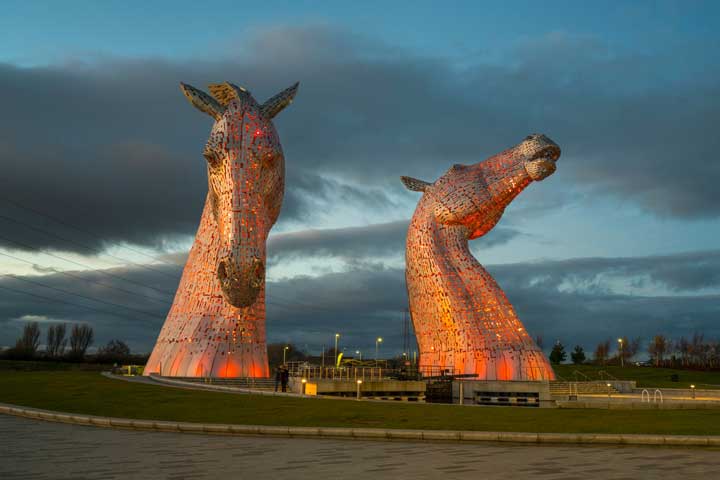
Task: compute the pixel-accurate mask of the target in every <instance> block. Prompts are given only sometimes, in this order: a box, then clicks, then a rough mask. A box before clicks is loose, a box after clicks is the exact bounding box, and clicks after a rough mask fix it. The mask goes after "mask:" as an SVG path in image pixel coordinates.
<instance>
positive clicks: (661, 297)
mask: <svg viewBox="0 0 720 480" xmlns="http://www.w3.org/2000/svg"><path fill="white" fill-rule="evenodd" d="M128 3H129V5H128ZM300 3H302V4H303V5H302V6H301V5H300ZM386 3H387V2H374V1H366V2H355V3H352V4H351V3H350V2H347V3H344V2H272V1H265V2H260V3H258V5H257V8H255V7H253V8H250V6H249V5H248V4H246V5H244V6H242V7H241V6H240V4H238V2H231V1H222V0H216V1H214V2H212V8H204V7H203V6H202V4H201V3H198V2H184V1H173V2H152V3H151V4H147V2H137V3H134V2H90V1H88V2H81V1H76V2H67V3H64V4H63V6H62V7H59V6H58V5H57V3H55V2H51V1H47V2H42V1H36V2H25V1H22V2H21V1H17V2H16V1H13V0H9V1H6V2H4V3H3V13H2V15H1V16H0V98H1V99H2V102H1V103H0V164H1V165H2V167H3V170H2V171H3V175H2V176H0V274H2V276H0V346H1V345H5V346H7V345H11V344H13V343H14V340H15V338H16V337H17V336H18V334H19V332H20V331H21V329H22V326H23V324H24V323H25V322H27V321H39V322H41V324H42V325H43V326H45V325H48V324H51V323H55V322H88V323H90V324H92V325H93V326H94V328H95V331H96V339H97V341H96V343H97V344H104V343H105V342H107V341H108V340H110V339H112V338H120V339H123V340H126V341H127V342H128V343H129V344H130V346H131V347H132V349H133V350H135V351H138V352H145V351H149V350H150V348H151V347H152V345H153V343H154V341H155V337H156V336H157V333H158V332H159V329H160V327H161V325H162V323H163V320H164V316H165V314H166V313H167V309H168V307H169V303H170V301H171V300H172V294H173V293H174V291H175V288H176V287H177V283H178V280H179V275H180V271H181V268H182V264H183V262H184V259H185V257H186V254H187V251H188V249H189V247H190V245H191V244H192V240H193V236H194V233H195V229H196V228H197V224H198V220H199V217H200V213H201V209H202V206H203V202H204V197H205V194H206V188H207V183H206V178H205V177H206V172H205V163H204V162H205V160H204V159H203V157H202V155H201V151H202V147H203V146H204V143H205V140H206V138H207V135H208V133H209V130H210V127H211V121H210V119H209V117H208V116H206V115H203V114H201V113H199V112H198V111H196V110H195V109H193V108H192V107H191V106H190V105H189V104H188V103H187V101H186V100H185V99H184V98H183V96H182V94H181V92H180V90H179V88H178V83H179V82H180V81H183V82H186V83H190V84H192V85H195V86H197V87H200V88H204V87H205V86H206V85H207V84H208V83H216V82H222V81H231V82H233V83H236V84H238V85H243V86H245V87H247V88H248V89H250V90H251V91H252V92H253V94H254V95H255V97H256V98H258V99H259V100H261V101H262V100H264V99H265V98H267V97H269V96H271V95H273V94H274V93H276V92H277V91H279V90H281V89H283V88H285V87H287V86H289V85H291V84H292V83H294V82H295V81H299V82H300V90H299V93H298V95H297V97H296V101H295V102H294V103H293V105H292V106H291V107H290V108H287V109H286V110H284V111H283V112H282V113H281V114H280V115H279V116H278V117H277V118H276V122H275V123H276V126H277V128H278V131H279V134H280V138H281V141H282V144H283V149H284V151H285V157H286V165H287V191H286V196H285V202H284V205H283V210H282V213H281V216H280V219H279V221H278V223H277V224H276V225H275V227H274V229H273V233H272V234H271V238H270V241H269V247H268V248H269V269H268V287H267V288H268V319H267V329H268V337H269V338H268V340H269V341H271V342H284V341H292V342H294V343H296V344H298V345H300V346H302V347H304V348H307V349H308V350H310V351H319V349H320V348H321V346H322V345H323V344H325V345H329V344H330V343H331V342H332V337H333V334H334V333H335V332H336V331H338V332H340V333H341V334H342V335H343V337H342V342H343V344H344V346H345V347H346V348H348V350H352V351H354V350H355V349H361V350H364V351H367V352H369V353H370V352H371V351H372V350H374V339H375V338H376V337H377V336H382V337H384V338H385V339H386V342H385V345H384V347H383V349H384V350H385V351H386V353H388V354H389V353H397V352H399V351H400V349H401V346H402V338H401V332H402V319H403V310H404V309H405V308H406V306H407V296H406V292H405V284H404V272H403V269H404V241H405V233H406V229H407V225H408V221H409V218H410V217H411V215H412V213H413V210H414V207H415V205H416V203H417V200H418V198H419V196H418V194H417V193H414V192H409V191H407V190H405V189H404V188H403V186H402V184H401V183H400V181H399V176H400V175H410V176H414V177H418V178H421V179H424V180H428V181H433V180H435V179H436V178H437V177H438V176H439V175H441V174H442V173H443V172H444V171H445V170H447V168H449V167H450V166H451V165H452V164H454V163H463V164H471V163H475V162H478V161H481V160H483V159H485V158H487V157H488V156H491V155H493V154H495V153H498V152H499V151H501V150H503V149H505V148H507V147H509V146H512V145H514V144H516V143H518V142H519V141H521V140H522V139H523V138H524V137H525V136H526V135H528V134H530V133H534V132H539V133H544V134H546V135H548V136H549V137H550V138H552V139H553V140H555V141H556V142H557V143H558V144H559V145H560V146H561V147H562V149H563V154H562V157H561V159H560V160H559V162H558V170H557V172H556V173H555V174H554V175H553V176H552V177H550V178H548V179H547V180H545V181H543V182H542V183H538V184H534V185H532V186H531V187H529V188H528V189H527V190H526V191H525V192H523V193H522V194H521V195H520V196H519V197H518V198H517V199H516V200H515V202H514V203H513V204H512V205H511V206H510V208H509V209H508V210H507V212H506V214H505V216H504V217H503V219H502V221H501V222H500V224H499V225H498V226H497V227H496V228H495V229H494V230H493V231H492V232H491V233H490V234H488V235H487V236H486V237H483V238H482V239H479V240H475V241H474V242H472V248H473V251H474V253H475V255H476V256H477V258H478V259H479V260H480V262H481V263H483V264H484V265H486V267H487V268H488V270H489V271H490V273H491V274H493V275H494V276H495V277H496V279H497V280H498V282H499V283H500V285H501V286H502V287H503V288H504V290H505V291H506V293H507V294H508V297H509V298H510V300H511V302H512V303H513V304H514V305H515V307H516V309H517V311H518V313H519V315H520V318H521V320H522V321H523V322H524V323H525V325H526V326H527V328H528V330H529V331H530V332H531V333H532V334H533V335H534V336H535V335H541V336H542V337H543V338H544V339H545V344H546V345H545V347H546V348H547V347H548V346H549V345H550V344H551V343H552V342H554V341H555V340H556V339H560V340H562V341H563V342H564V343H565V344H566V345H574V344H576V343H579V344H581V345H584V346H585V348H586V349H590V350H591V349H593V348H594V346H595V344H597V343H598V342H599V341H601V340H604V339H606V338H616V337H618V336H620V335H627V336H630V337H634V336H640V337H643V338H648V337H649V336H651V335H653V334H656V333H664V334H666V335H670V336H674V337H677V336H680V335H692V334H693V332H702V333H704V334H705V335H706V337H713V338H717V337H720V245H719V243H718V237H719V235H720V187H719V185H720V161H719V160H718V158H717V157H718V151H720V135H719V134H718V131H717V129H718V126H719V125H720V61H718V59H720V20H719V19H720V6H719V5H718V4H717V3H715V2H596V3H592V2H591V3H587V2H583V3H582V4H580V3H578V2H571V1H568V2H561V1H557V2H542V5H541V3H540V2H532V1H526V2H521V1H516V2H497V4H496V5H495V6H488V5H482V4H483V3H484V2H451V3H449V4H447V3H446V4H443V6H442V7H439V6H438V5H439V4H438V3H437V2H420V1H416V2H407V3H400V2H393V3H392V5H391V6H388V5H386ZM501 4H502V6H500V5H501Z"/></svg>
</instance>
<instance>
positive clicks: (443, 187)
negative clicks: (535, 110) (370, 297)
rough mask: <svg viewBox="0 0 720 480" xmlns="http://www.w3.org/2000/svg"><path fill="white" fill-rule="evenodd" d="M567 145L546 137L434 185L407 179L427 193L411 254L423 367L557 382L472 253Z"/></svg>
mask: <svg viewBox="0 0 720 480" xmlns="http://www.w3.org/2000/svg"><path fill="white" fill-rule="evenodd" d="M559 157H560V147H558V145H557V144H556V143H555V142H553V141H552V140H550V139H549V138H548V137H546V136H544V135H538V134H534V135H530V136H528V137H526V138H525V139H524V140H523V141H522V142H521V143H520V144H518V145H516V146H515V147H512V148H510V149H508V150H505V151H503V152H501V153H499V154H497V155H495V156H493V157H490V158H488V159H487V160H485V161H482V162H479V163H476V164H474V165H454V166H453V167H451V168H450V170H448V171H447V172H446V173H445V174H444V175H443V176H442V177H440V178H439V179H438V180H437V181H435V182H434V183H429V182H424V181H422V180H418V179H415V178H411V177H401V179H402V182H403V183H404V184H405V186H406V187H407V188H408V189H410V190H413V191H419V192H423V196H422V198H421V199H420V202H419V203H418V206H417V208H416V210H415V213H414V215H413V218H412V220H411V222H410V228H409V230H408V236H407V245H406V251H405V257H406V271H405V278H406V281H407V289H408V297H409V301H410V312H411V315H412V320H413V325H414V327H415V332H416V335H417V339H418V345H419V349H420V354H421V356H420V359H421V360H420V367H421V369H425V370H427V371H434V370H435V369H437V368H440V369H444V368H449V369H451V370H453V371H454V373H455V374H471V375H477V376H478V377H479V378H480V379H482V380H552V379H554V378H555V375H554V373H553V371H552V368H551V367H550V365H549V363H548V361H547V359H546V358H545V356H544V355H543V353H542V351H541V350H540V349H539V348H538V347H537V345H535V343H534V342H533V340H532V338H531V337H530V336H529V335H528V333H527V332H526V331H525V328H524V327H523V325H522V323H521V322H520V320H519V319H518V318H517V315H516V314H515V311H514V309H513V307H512V305H511V304H510V302H509V301H508V299H507V297H506V296H505V294H504V292H503V291H502V290H501V289H500V287H499V286H498V285H497V283H495V281H494V280H493V278H492V277H491V276H490V275H489V274H488V273H487V271H485V269H484V268H483V267H482V265H480V263H479V262H478V261H477V260H476V259H475V258H474V257H473V256H472V254H471V253H470V250H469V248H468V240H472V239H474V238H478V237H480V236H482V235H485V234H486V233H487V232H489V231H490V230H491V229H492V228H493V227H494V226H495V225H496V224H497V222H498V221H499V220H500V218H501V216H502V214H503V212H504V211H505V207H507V206H508V205H509V204H510V202H512V200H513V199H514V198H515V197H516V196H517V195H518V194H519V193H520V192H521V191H522V190H523V189H525V187H527V186H528V185H529V184H530V183H531V182H533V181H540V180H543V179H545V178H546V177H548V176H549V175H552V173H553V172H555V168H556V164H555V162H556V161H557V160H558V158H559Z"/></svg>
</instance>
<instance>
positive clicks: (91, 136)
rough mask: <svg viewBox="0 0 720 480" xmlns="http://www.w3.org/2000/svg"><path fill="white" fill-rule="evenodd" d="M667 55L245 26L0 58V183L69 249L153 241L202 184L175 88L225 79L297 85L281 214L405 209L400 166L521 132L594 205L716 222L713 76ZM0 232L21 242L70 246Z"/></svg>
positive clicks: (500, 142) (283, 122)
mask: <svg viewBox="0 0 720 480" xmlns="http://www.w3.org/2000/svg"><path fill="white" fill-rule="evenodd" d="M695 47H696V46H695V45H688V46H687V47H686V48H688V49H690V50H691V49H693V48H695ZM678 48H679V47H678ZM707 48H708V49H709V50H712V49H715V48H716V46H715V45H709V46H707ZM255 52H262V55H260V54H258V53H255ZM684 53H686V52H684V51H682V50H677V49H676V50H674V51H671V50H670V49H669V50H668V51H666V52H663V53H658V54H643V55H640V54H637V53H635V52H632V51H626V52H617V51H615V50H613V49H612V47H610V46H608V45H605V44H603V43H601V42H599V41H598V40H597V39H592V38H588V37H578V36H572V35H568V34H553V35H549V36H545V37H541V38H538V39H535V41H533V42H528V43H527V44H523V45H520V46H516V47H513V48H508V50H507V51H506V52H505V55H506V57H507V58H506V61H505V62H504V63H503V64H502V65H498V64H492V63H483V62H482V61H480V60H479V61H478V62H476V63H475V64H472V65H469V66H465V67H462V68H460V67H458V66H457V65H454V64H452V63H451V62H450V61H446V60H443V59H439V58H429V57H425V56H423V55H422V54H419V53H416V52H411V51H403V50H400V49H396V48H392V47H391V46H387V45H383V44H382V43H380V42H378V41H374V40H370V39H367V38H365V37H362V36H360V35H355V34H352V33H348V32H343V31H338V30H333V29H329V28H326V27H312V26H308V27H278V28H274V29H268V30H266V31H261V32H255V33H254V34H253V36H251V37H250V38H247V39H245V42H243V46H242V47H240V48H239V49H238V50H237V53H236V54H235V55H232V56H226V57H225V58H219V57H218V58H212V57H210V58H207V59H203V60H201V61H197V60H193V61H187V62H180V61H175V62H169V61H164V60H161V59H107V58H105V59H97V60H94V61H91V62H88V63H73V64H62V65H54V66H48V67H36V68H19V67H16V66H13V65H9V64H4V65H0V91H2V92H3V113H2V115H0V162H1V163H2V165H4V166H5V172H6V176H5V178H4V179H3V180H2V195H3V196H6V197H9V198H12V199H14V200H16V201H19V202H22V203H23V204H24V205H28V206H31V207H35V208H38V209H40V210H43V211H47V212H50V213H52V214H54V215H56V216H59V217H61V218H64V219H66V220H68V221H70V222H72V223H76V224H80V225H83V226H85V227H87V228H88V229H92V230H93V232H96V233H98V235H99V238H94V239H92V240H88V239H85V240H86V241H89V243H90V246H89V247H88V248H87V249H85V251H92V250H99V249H101V248H103V246H105V245H109V244H112V243H114V242H119V241H127V242H133V243H139V244H145V245H151V246H156V247H157V246H161V245H162V242H163V241H166V240H168V239H172V238H173V237H175V236H178V235H188V234H192V233H193V232H194V229H195V227H196V225H197V221H198V218H199V214H200V210H201V208H202V204H203V201H204V195H205V192H206V179H205V176H206V174H205V167H204V164H203V162H204V160H203V158H202V156H201V155H200V152H201V150H202V146H203V142H204V141H205V139H206V135H207V132H208V131H209V129H210V124H209V121H208V119H207V118H205V117H204V116H202V115H198V114H197V112H194V111H193V110H192V109H191V108H190V107H189V106H188V105H186V102H185V101H184V99H183V98H182V96H181V94H180V92H179V89H178V88H177V84H178V82H179V81H180V80H183V81H187V82H189V83H192V84H195V85H197V86H204V85H205V84H207V83H210V82H216V81H222V80H232V81H234V82H237V83H240V84H243V85H247V86H248V87H250V88H251V89H252V90H253V92H254V94H255V95H256V96H257V97H258V98H264V97H266V96H268V95H270V94H272V93H273V92H274V91H275V90H277V89H278V88H281V87H283V86H285V85H286V84H288V83H289V82H291V81H294V80H300V82H301V91H300V93H299V95H298V98H297V101H296V102H295V104H294V105H293V107H292V109H289V110H288V111H287V112H284V113H283V115H282V116H280V117H279V118H278V120H277V123H278V126H279V130H280V134H281V139H282V142H283V145H284V148H285V151H286V156H287V167H288V192H287V195H288V199H287V200H288V201H286V202H285V207H284V210H283V213H282V215H281V222H292V221H300V222H310V223H312V221H313V219H314V218H315V217H316V213H317V211H318V209H320V210H324V211H330V210H332V208H333V206H334V205H337V204H338V203H339V202H345V203H352V205H354V206H355V208H357V209H358V211H369V210H378V209H382V208H384V207H389V208H405V209H406V210H409V207H408V206H407V205H411V204H412V199H413V198H414V197H412V196H411V195H410V194H407V193H405V192H403V191H402V187H401V185H400V184H399V182H398V181H397V177H398V176H399V175H401V174H404V175H412V176H417V177H422V178H425V179H426V180H433V179H434V178H436V177H437V176H439V175H440V174H441V173H442V172H443V171H444V170H445V169H447V168H448V167H449V166H450V165H452V164H453V163H473V162H477V161H479V160H481V159H482V158H485V157H487V156H489V155H491V154H494V153H496V152H498V151H500V150H502V149H504V148H506V147H508V146H511V145H513V144H515V143H517V142H518V141H520V140H521V139H522V138H523V137H524V136H525V135H526V134H528V133H531V132H535V131H542V132H545V133H547V134H548V135H550V136H551V137H552V138H554V139H555V140H556V141H558V142H559V143H560V144H561V145H562V147H563V151H564V153H563V157H562V159H561V162H562V165H561V167H562V168H561V169H560V171H559V173H558V175H562V176H563V178H564V180H563V184H565V185H576V186H577V188H580V189H584V190H586V191H587V192H589V194H590V195H591V197H592V198H593V199H598V198H602V196H603V195H614V196H619V197H621V198H624V199H627V200H629V201H630V202H632V203H633V204H634V205H637V206H639V207H641V208H643V209H646V210H647V211H649V212H652V213H653V214H654V215H657V216H661V217H662V216H665V217H668V216H672V217H677V218H716V217H717V216H718V213H720V211H718V208H717V206H718V205H720V196H719V195H720V194H719V193H718V192H719V191H720V190H718V189H717V188H716V185H717V181H718V178H720V171H719V169H720V164H718V162H713V161H708V159H711V158H713V157H714V156H715V155H716V152H717V151H718V148H719V147H720V144H719V143H718V142H720V140H719V138H720V137H718V136H717V135H715V134H714V131H713V129H714V125H717V124H718V123H720V122H719V121H720V100H719V99H720V95H719V93H720V91H719V90H718V87H717V85H719V84H720V82H718V80H719V79H720V74H719V73H718V69H717V68H706V69H705V71H704V75H703V76H694V75H687V76H682V75H680V72H678V71H677V70H676V69H673V68H672V66H673V65H674V64H678V65H679V64H683V63H685V64H686V63H688V62H689V60H684V59H683V55H684ZM709 53H710V52H708V54H709ZM695 57H696V55H694V56H693V58H695ZM686 70H687V71H694V70H692V69H687V68H686ZM338 178H343V179H346V181H347V182H348V183H347V184H344V183H340V182H338V180H337V179H338ZM555 181H557V180H555ZM388 192H393V194H394V195H396V199H395V200H393V198H392V197H391V196H390V195H389V194H388ZM397 198H405V199H407V201H406V202H404V203H403V205H404V206H398V205H397ZM3 208H5V207H3ZM11 213H12V214H13V215H18V216H20V217H21V218H26V217H25V214H23V213H22V212H17V211H13V212H11ZM409 213H410V211H407V214H409ZM34 221H37V220H34ZM14 233H16V234H17V235H18V236H19V239H20V240H22V241H23V242H26V243H28V244H29V245H30V247H32V248H56V249H69V250H79V251H83V249H82V248H80V247H78V246H77V245H76V246H71V245H67V244H64V243H63V242H59V241H58V240H56V239H51V238H46V237H44V236H42V235H34V234H31V233H30V232H27V231H24V230H23V229H21V228H18V229H17V230H16V232H14ZM0 243H1V242H0Z"/></svg>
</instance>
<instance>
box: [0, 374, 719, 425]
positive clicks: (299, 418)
mask: <svg viewBox="0 0 720 480" xmlns="http://www.w3.org/2000/svg"><path fill="white" fill-rule="evenodd" d="M0 402H5V403H12V404H16V405H24V406H29V407H36V408H44V409H49V410H58V411H63V412H72V413H86V414H92V415H103V416H115V417H127V418H137V419H155V420H175V421H190V422H208V423H238V424H255V425H258V424H262V425H295V426H329V427H384V428H421V429H442V430H492V431H525V432H527V431H530V432H586V433H662V434H697V435H720V410H665V411H652V410H647V411H643V410H641V411H630V410H565V409H562V410H561V409H532V408H511V407H458V406H450V405H425V404H407V403H375V402H355V401H342V400H318V399H301V398H282V397H266V396H255V395H236V394H228V393H220V392H204V391H191V390H180V389H175V388H169V387H162V386H154V385H143V384H135V383H130V382H124V381H120V380H112V379H108V378H105V377H102V376H101V375H100V374H99V373H97V372H86V371H30V372H28V371H14V370H2V371H0Z"/></svg>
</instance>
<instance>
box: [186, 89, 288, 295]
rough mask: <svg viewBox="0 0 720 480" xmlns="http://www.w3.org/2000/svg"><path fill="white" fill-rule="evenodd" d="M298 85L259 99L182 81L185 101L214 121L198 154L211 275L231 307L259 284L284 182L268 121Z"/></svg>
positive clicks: (243, 92)
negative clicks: (212, 238)
mask: <svg viewBox="0 0 720 480" xmlns="http://www.w3.org/2000/svg"><path fill="white" fill-rule="evenodd" d="M297 87H298V84H297V83H296V84H295V85H293V86H292V87H290V88H288V89H286V90H284V91H282V92H280V93H278V94H277V95H275V96H274V97H272V98H271V99H269V100H268V101H266V102H265V103H263V104H260V103H258V102H257V101H255V99H254V98H253V96H252V95H251V94H250V92H248V91H247V90H245V89H244V88H242V87H238V86H236V85H233V84H232V83H227V82H226V83H222V84H216V85H210V87H209V90H210V93H211V94H212V96H210V95H208V94H207V93H205V92H203V91H200V90H198V89H196V88H194V87H192V86H190V85H185V84H181V88H182V91H183V93H184V94H185V96H186V97H187V98H188V100H190V103H192V104H193V105H194V106H195V107H196V108H198V109H199V110H201V111H203V112H205V113H207V114H208V115H210V116H211V117H213V118H214V119H215V124H214V125H213V127H212V131H211V132H210V138H209V139H208V141H207V144H206V145H205V148H204V150H203V156H204V157H205V159H206V160H207V168H208V195H209V196H208V198H209V201H210V206H211V208H212V214H213V216H214V218H215V222H216V223H217V226H218V232H217V233H218V235H219V236H220V244H219V251H218V257H217V266H216V272H217V279H218V281H219V282H220V287H221V288H222V293H223V296H224V297H225V300H227V302H228V303H230V304H231V305H233V306H235V307H247V306H249V305H252V304H253V302H255V299H256V298H257V296H258V293H259V292H260V289H261V288H262V286H263V283H264V282H265V243H266V240H267V236H268V233H269V232H270V228H271V227H272V226H273V224H274V223H275V221H276V220H277V217H278V215H279V214H280V207H281V206H282V200H283V191H284V179H285V159H284V157H283V152H282V147H281V146H280V141H279V138H278V135H277V132H276V131H275V127H274V125H273V123H272V119H273V117H274V116H275V115H277V114H278V113H279V112H280V111H281V110H282V109H283V108H285V106H287V105H288V104H290V103H291V102H292V100H293V98H294V96H295V93H296V92H297Z"/></svg>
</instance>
